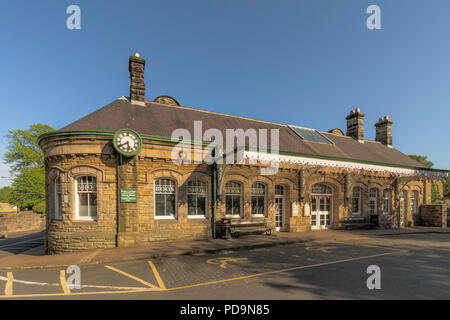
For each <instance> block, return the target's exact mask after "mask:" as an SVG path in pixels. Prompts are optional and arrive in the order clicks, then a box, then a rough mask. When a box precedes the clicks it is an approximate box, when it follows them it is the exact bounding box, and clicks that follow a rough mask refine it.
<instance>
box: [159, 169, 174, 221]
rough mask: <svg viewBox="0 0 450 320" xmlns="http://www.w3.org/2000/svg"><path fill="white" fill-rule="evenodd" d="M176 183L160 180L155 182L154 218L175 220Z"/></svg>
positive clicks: (164, 179)
mask: <svg viewBox="0 0 450 320" xmlns="http://www.w3.org/2000/svg"><path fill="white" fill-rule="evenodd" d="M175 199H176V183H175V181H174V180H171V179H166V178H161V179H156V180H155V218H163V219H164V218H175V217H176V211H175V208H176V207H175Z"/></svg>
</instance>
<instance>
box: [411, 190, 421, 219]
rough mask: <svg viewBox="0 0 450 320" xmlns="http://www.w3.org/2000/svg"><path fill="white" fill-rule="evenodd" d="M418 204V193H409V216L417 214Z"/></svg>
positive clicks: (415, 191)
mask: <svg viewBox="0 0 450 320" xmlns="http://www.w3.org/2000/svg"><path fill="white" fill-rule="evenodd" d="M418 204H419V192H418V191H417V190H413V191H412V193H411V214H417V213H418Z"/></svg>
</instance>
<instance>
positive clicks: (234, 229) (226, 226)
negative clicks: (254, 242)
mask: <svg viewBox="0 0 450 320" xmlns="http://www.w3.org/2000/svg"><path fill="white" fill-rule="evenodd" d="M271 222H272V220H268V219H264V220H250V221H236V220H235V221H233V220H230V219H223V220H222V230H223V231H224V233H225V234H224V235H225V236H226V237H227V235H230V236H232V237H234V238H238V237H239V236H240V235H241V234H243V233H265V234H266V235H270V234H271V233H272V229H274V228H273V227H269V226H268V224H269V223H271ZM227 231H228V232H227Z"/></svg>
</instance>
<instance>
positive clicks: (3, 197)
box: [0, 186, 12, 203]
mask: <svg viewBox="0 0 450 320" xmlns="http://www.w3.org/2000/svg"><path fill="white" fill-rule="evenodd" d="M11 191H12V188H11V187H10V186H6V187H3V188H0V202H3V203H9V198H10V196H11Z"/></svg>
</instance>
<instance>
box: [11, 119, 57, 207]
mask: <svg viewBox="0 0 450 320" xmlns="http://www.w3.org/2000/svg"><path fill="white" fill-rule="evenodd" d="M53 131H55V129H53V128H52V127H50V126H48V125H46V124H41V123H38V124H32V125H30V127H29V128H28V129H26V130H21V129H18V130H9V131H8V134H7V135H6V139H7V141H8V146H7V152H6V153H5V155H4V160H5V163H8V164H11V173H12V174H14V179H13V183H12V185H11V188H12V190H11V193H10V196H9V203H11V204H13V205H15V206H17V207H20V208H27V209H33V210H34V211H36V212H39V213H45V169H44V154H43V153H42V151H41V149H40V148H39V145H38V144H37V138H38V137H39V136H40V135H41V134H44V133H48V132H53Z"/></svg>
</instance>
